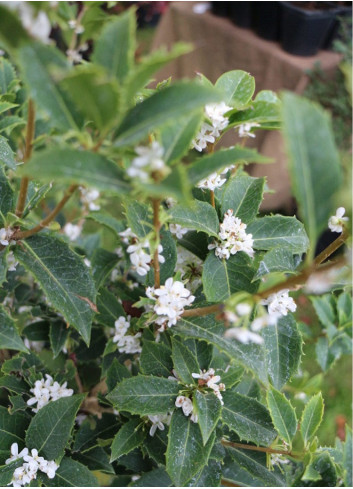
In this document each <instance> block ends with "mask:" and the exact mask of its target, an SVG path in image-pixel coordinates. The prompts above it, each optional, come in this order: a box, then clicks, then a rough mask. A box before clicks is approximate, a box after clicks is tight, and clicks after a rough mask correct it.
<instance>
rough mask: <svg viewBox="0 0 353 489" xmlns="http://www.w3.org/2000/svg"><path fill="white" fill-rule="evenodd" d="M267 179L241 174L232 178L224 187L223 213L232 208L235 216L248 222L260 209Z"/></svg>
mask: <svg viewBox="0 0 353 489" xmlns="http://www.w3.org/2000/svg"><path fill="white" fill-rule="evenodd" d="M264 185H265V179H264V178H253V177H248V176H245V175H244V176H239V177H235V178H230V179H229V180H228V182H227V184H226V185H225V187H224V191H223V193H222V200H221V212H222V215H223V214H224V213H225V212H227V211H228V209H232V210H233V211H234V216H235V217H239V219H241V220H242V222H245V223H246V224H248V223H249V222H250V221H252V220H253V219H254V218H255V217H256V214H257V212H258V210H259V206H260V204H261V201H262V196H263V192H264Z"/></svg>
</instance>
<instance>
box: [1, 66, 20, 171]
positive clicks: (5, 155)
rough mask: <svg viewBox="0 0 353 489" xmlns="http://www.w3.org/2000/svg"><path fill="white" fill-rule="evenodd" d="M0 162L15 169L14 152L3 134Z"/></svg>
mask: <svg viewBox="0 0 353 489" xmlns="http://www.w3.org/2000/svg"><path fill="white" fill-rule="evenodd" d="M4 61H6V60H4ZM0 163H3V164H4V165H6V166H7V167H8V168H11V170H16V161H15V158H14V153H13V151H12V149H11V148H10V146H9V144H8V142H7V140H6V138H4V137H3V136H0Z"/></svg>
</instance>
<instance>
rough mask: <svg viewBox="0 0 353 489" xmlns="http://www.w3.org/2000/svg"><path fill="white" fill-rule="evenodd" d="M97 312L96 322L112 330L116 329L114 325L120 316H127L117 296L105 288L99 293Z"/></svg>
mask: <svg viewBox="0 0 353 489" xmlns="http://www.w3.org/2000/svg"><path fill="white" fill-rule="evenodd" d="M97 310H98V314H97V315H96V317H95V321H97V322H98V323H99V324H103V325H104V326H108V327H110V328H114V323H115V321H116V320H117V319H118V318H119V317H120V316H125V311H124V309H123V306H122V305H121V304H120V302H119V301H118V299H117V298H116V297H115V295H114V294H112V293H111V292H109V290H107V289H105V288H103V287H101V288H100V289H99V291H98V296H97Z"/></svg>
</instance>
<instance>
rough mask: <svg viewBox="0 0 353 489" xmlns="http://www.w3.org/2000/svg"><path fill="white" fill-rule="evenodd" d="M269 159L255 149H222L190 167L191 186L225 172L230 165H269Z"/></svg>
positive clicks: (188, 168) (203, 157)
mask: <svg viewBox="0 0 353 489" xmlns="http://www.w3.org/2000/svg"><path fill="white" fill-rule="evenodd" d="M268 162H269V159H268V158H266V157H265V156H262V155H260V154H259V153H257V151H255V150H254V149H249V148H242V147H241V146H235V147H234V148H229V149H221V150H219V151H216V152H215V153H211V154H208V155H205V156H202V157H201V158H198V159H197V160H195V161H193V162H192V163H190V165H188V167H187V171H188V177H189V181H190V183H191V185H196V184H197V183H198V182H199V181H200V180H203V179H204V178H207V177H208V176H209V175H210V174H211V173H213V172H215V171H217V172H219V171H221V170H224V168H226V167H228V166H230V165H236V164H237V163H268Z"/></svg>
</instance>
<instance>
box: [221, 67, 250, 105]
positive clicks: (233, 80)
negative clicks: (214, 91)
mask: <svg viewBox="0 0 353 489" xmlns="http://www.w3.org/2000/svg"><path fill="white" fill-rule="evenodd" d="M215 86H216V88H218V90H220V91H221V92H222V94H223V101H224V102H225V103H226V104H229V105H231V106H232V107H234V108H236V109H240V108H242V107H244V106H245V105H247V104H248V103H249V101H250V100H251V97H252V96H253V94H254V91H255V78H254V77H253V76H251V75H249V73H246V72H245V71H242V70H233V71H227V72H226V73H223V75H221V76H220V77H219V78H218V80H217V81H216V85H215Z"/></svg>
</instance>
